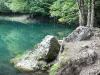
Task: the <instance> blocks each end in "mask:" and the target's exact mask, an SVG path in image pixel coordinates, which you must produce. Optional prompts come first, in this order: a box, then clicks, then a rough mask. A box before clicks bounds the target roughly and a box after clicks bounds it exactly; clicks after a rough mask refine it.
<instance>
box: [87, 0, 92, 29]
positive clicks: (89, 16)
mask: <svg viewBox="0 0 100 75" xmlns="http://www.w3.org/2000/svg"><path fill="white" fill-rule="evenodd" d="M90 23H91V0H88V16H87V26H88V27H90Z"/></svg>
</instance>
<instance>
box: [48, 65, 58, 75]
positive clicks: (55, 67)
mask: <svg viewBox="0 0 100 75" xmlns="http://www.w3.org/2000/svg"><path fill="white" fill-rule="evenodd" d="M59 67H60V65H59V64H58V63H56V64H54V65H53V66H52V67H51V69H50V71H49V75H55V73H56V71H57V69H58V68H59Z"/></svg>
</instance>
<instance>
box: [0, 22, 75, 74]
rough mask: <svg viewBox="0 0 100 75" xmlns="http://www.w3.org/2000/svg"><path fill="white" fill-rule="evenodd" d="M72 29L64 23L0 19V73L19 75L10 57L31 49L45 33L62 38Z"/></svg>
mask: <svg viewBox="0 0 100 75" xmlns="http://www.w3.org/2000/svg"><path fill="white" fill-rule="evenodd" d="M73 29H74V28H71V27H68V26H65V25H54V24H21V23H16V22H7V21H0V75H19V74H20V72H19V71H18V70H16V69H15V68H14V67H13V65H12V64H11V63H10V59H11V58H13V57H15V56H18V55H21V54H23V53H24V52H26V51H28V50H32V49H33V48H34V45H35V44H37V43H39V42H40V41H41V40H42V39H43V38H44V37H45V36H46V35H54V36H55V37H57V38H58V39H62V37H63V36H67V35H68V34H69V33H71V32H72V31H73Z"/></svg>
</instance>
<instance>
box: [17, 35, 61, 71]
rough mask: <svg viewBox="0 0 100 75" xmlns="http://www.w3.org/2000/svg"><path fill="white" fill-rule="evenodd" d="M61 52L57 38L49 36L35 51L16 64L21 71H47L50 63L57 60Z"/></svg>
mask: <svg viewBox="0 0 100 75" xmlns="http://www.w3.org/2000/svg"><path fill="white" fill-rule="evenodd" d="M59 50H60V45H59V43H58V41H57V40H56V38H55V37H54V36H51V35H47V36H46V37H45V38H44V39H43V40H42V42H41V43H39V44H37V45H36V46H35V49H34V50H33V51H30V52H28V53H26V54H25V55H24V56H23V57H22V59H20V60H19V61H18V62H15V67H16V68H17V69H19V70H21V71H37V70H46V69H47V67H48V66H49V63H51V62H52V61H53V60H55V59H56V57H57V55H58V53H59Z"/></svg>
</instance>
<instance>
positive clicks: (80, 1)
mask: <svg viewBox="0 0 100 75" xmlns="http://www.w3.org/2000/svg"><path fill="white" fill-rule="evenodd" d="M77 1H78V7H79V25H80V26H84V0H77Z"/></svg>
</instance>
